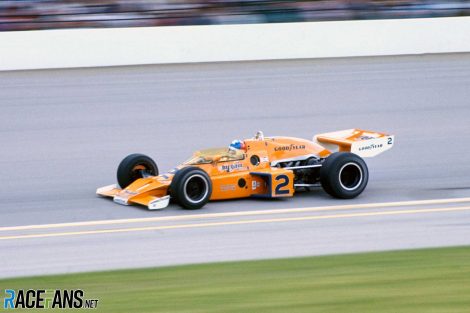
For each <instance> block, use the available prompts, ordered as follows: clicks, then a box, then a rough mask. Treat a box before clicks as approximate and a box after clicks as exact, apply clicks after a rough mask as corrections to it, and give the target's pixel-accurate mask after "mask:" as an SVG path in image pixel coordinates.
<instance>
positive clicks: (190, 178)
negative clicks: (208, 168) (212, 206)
mask: <svg viewBox="0 0 470 313" xmlns="http://www.w3.org/2000/svg"><path fill="white" fill-rule="evenodd" d="M170 194H171V197H172V198H173V199H174V200H176V202H177V203H178V204H179V205H181V206H182V207H183V208H184V209H187V210H197V209H200V208H202V207H203V206H204V205H205V204H206V203H207V202H209V199H210V197H211V194H212V182H211V179H210V178H209V175H207V173H206V172H205V171H203V170H202V169H200V168H198V167H195V166H189V167H184V168H182V169H180V170H179V171H177V172H176V174H175V176H174V177H173V180H172V181H171V185H170Z"/></svg>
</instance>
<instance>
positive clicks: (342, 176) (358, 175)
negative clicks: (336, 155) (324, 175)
mask: <svg viewBox="0 0 470 313" xmlns="http://www.w3.org/2000/svg"><path fill="white" fill-rule="evenodd" d="M339 183H340V184H341V187H342V188H344V189H345V190H348V191H352V190H356V189H357V188H359V186H360V185H361V183H362V169H361V167H360V166H359V165H357V164H356V163H354V162H350V163H346V164H344V165H343V166H342V167H341V169H340V170H339Z"/></svg>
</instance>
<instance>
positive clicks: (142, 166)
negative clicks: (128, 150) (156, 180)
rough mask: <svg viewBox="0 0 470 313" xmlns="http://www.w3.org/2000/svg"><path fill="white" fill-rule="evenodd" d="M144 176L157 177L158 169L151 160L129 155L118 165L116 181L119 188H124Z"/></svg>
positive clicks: (140, 155)
mask: <svg viewBox="0 0 470 313" xmlns="http://www.w3.org/2000/svg"><path fill="white" fill-rule="evenodd" d="M144 174H146V175H151V176H157V175H158V167H157V164H156V163H155V162H154V161H153V160H152V158H150V157H148V156H146V155H143V154H138V153H134V154H130V155H128V156H127V157H125V158H124V159H123V160H122V161H121V163H119V166H118V169H117V181H118V183H119V186H121V188H123V189H124V188H126V187H127V186H129V185H130V184H132V183H133V182H134V181H136V180H137V179H139V178H142V177H143V176H144Z"/></svg>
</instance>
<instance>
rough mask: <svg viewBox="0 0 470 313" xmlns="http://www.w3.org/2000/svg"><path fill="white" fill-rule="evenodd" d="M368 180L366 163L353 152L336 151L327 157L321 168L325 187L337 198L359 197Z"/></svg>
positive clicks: (321, 176) (321, 178) (322, 183)
mask: <svg viewBox="0 0 470 313" xmlns="http://www.w3.org/2000/svg"><path fill="white" fill-rule="evenodd" d="M368 181H369V170H368V169H367V165H366V163H365V162H364V160H363V159H362V158H361V157H359V156H358V155H356V154H353V153H349V152H335V153H333V154H331V155H330V156H328V157H327V158H326V160H325V162H323V165H322V167H321V169H320V182H321V185H322V187H323V189H324V190H325V191H326V192H327V193H328V194H330V195H331V196H333V197H335V198H340V199H352V198H355V197H357V196H358V195H360V194H361V193H362V192H363V191H364V189H365V188H366V186H367V182H368Z"/></svg>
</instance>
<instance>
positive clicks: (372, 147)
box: [359, 143, 383, 151]
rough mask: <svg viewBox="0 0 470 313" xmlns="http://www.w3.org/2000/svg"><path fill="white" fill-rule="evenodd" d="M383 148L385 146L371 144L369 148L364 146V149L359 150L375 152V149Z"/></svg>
mask: <svg viewBox="0 0 470 313" xmlns="http://www.w3.org/2000/svg"><path fill="white" fill-rule="evenodd" d="M382 147H383V144H381V143H380V144H373V143H371V144H370V145H368V146H364V147H360V148H359V151H366V150H374V149H380V148H382Z"/></svg>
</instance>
